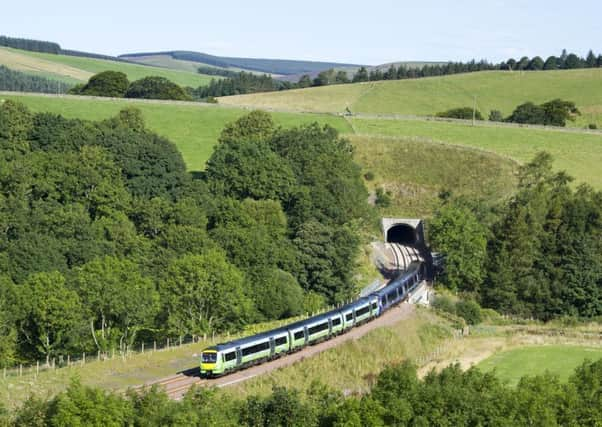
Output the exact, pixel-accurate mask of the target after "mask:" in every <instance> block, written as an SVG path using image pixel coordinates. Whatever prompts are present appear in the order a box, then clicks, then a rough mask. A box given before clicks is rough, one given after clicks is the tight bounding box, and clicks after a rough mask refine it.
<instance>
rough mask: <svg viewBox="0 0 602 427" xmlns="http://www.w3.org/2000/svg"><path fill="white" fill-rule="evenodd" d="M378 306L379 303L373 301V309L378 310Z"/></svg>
mask: <svg viewBox="0 0 602 427" xmlns="http://www.w3.org/2000/svg"><path fill="white" fill-rule="evenodd" d="M377 308H378V304H377V303H375V302H373V303H372V310H376V309H377Z"/></svg>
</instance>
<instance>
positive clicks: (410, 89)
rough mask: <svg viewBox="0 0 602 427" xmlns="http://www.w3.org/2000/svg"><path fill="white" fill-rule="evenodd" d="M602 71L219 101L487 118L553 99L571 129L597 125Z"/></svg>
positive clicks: (492, 74) (474, 77)
mask: <svg viewBox="0 0 602 427" xmlns="http://www.w3.org/2000/svg"><path fill="white" fill-rule="evenodd" d="M601 81H602V69H600V68H591V69H578V70H562V71H532V72H529V71H525V72H508V71H483V72H477V73H465V74H456V75H451V76H443V77H429V78H422V79H408V80H392V81H379V82H366V83H356V84H347V85H335V86H323V87H316V88H308V89H298V90H294V91H286V92H270V93H261V94H251V95H237V96H231V97H224V98H220V99H219V102H220V103H223V104H228V105H244V106H249V107H260V108H273V109H288V110H296V111H312V112H343V111H345V108H346V107H348V108H349V109H350V110H351V111H352V112H353V113H368V114H398V115H423V116H424V115H434V114H436V113H438V112H441V111H445V110H448V109H450V108H455V107H466V106H472V105H473V102H474V97H475V96H476V101H477V108H478V109H479V110H480V111H481V112H482V113H483V114H484V115H485V117H487V115H488V114H489V112H490V111H491V110H500V111H501V112H502V113H503V114H504V115H509V114H510V113H511V112H512V110H513V109H514V108H515V107H516V106H517V105H519V104H522V103H524V102H527V101H531V102H534V103H542V102H546V101H549V100H551V99H554V98H562V99H566V100H569V101H573V102H575V103H576V104H577V106H578V107H579V108H580V109H581V111H582V113H583V115H582V116H581V117H579V118H578V120H577V122H576V123H575V124H569V125H573V126H580V127H583V126H586V125H587V124H588V123H597V124H598V127H602V91H600V82H601Z"/></svg>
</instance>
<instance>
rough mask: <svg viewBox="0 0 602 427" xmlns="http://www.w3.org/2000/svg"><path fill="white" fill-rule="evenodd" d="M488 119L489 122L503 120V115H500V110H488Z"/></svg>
mask: <svg viewBox="0 0 602 427" xmlns="http://www.w3.org/2000/svg"><path fill="white" fill-rule="evenodd" d="M489 121H490V122H503V121H504V117H503V116H502V112H501V111H500V110H491V111H490V112H489Z"/></svg>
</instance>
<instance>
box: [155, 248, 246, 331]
mask: <svg viewBox="0 0 602 427" xmlns="http://www.w3.org/2000/svg"><path fill="white" fill-rule="evenodd" d="M160 291H161V295H162V300H163V302H164V304H165V312H166V313H165V314H166V316H167V324H168V327H169V330H170V331H172V332H173V333H175V334H178V335H184V334H196V335H202V334H204V333H205V334H206V333H211V332H213V331H225V330H237V329H238V328H240V326H241V325H242V324H243V323H244V321H245V318H246V316H247V315H248V313H249V302H248V300H247V298H246V297H245V296H244V294H243V276H242V274H241V273H240V271H238V269H236V268H235V267H233V266H232V265H230V264H229V263H228V262H227V261H226V258H225V257H224V255H223V254H222V253H221V252H219V251H217V250H210V251H207V252H206V253H204V254H202V255H186V256H184V257H182V258H180V259H176V260H174V261H173V262H172V263H171V265H170V266H169V268H168V275H167V277H166V278H165V279H164V280H163V281H162V282H161V283H160Z"/></svg>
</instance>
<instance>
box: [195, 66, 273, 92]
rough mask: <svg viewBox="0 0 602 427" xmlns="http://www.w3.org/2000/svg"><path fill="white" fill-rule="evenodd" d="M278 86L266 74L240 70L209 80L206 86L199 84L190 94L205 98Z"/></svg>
mask: <svg viewBox="0 0 602 427" xmlns="http://www.w3.org/2000/svg"><path fill="white" fill-rule="evenodd" d="M278 87H279V84H278V82H277V81H275V80H273V79H272V77H271V76H269V75H267V74H263V75H257V74H253V73H248V72H244V71H242V72H240V73H236V74H235V75H234V76H231V77H228V78H225V79H219V80H211V83H209V85H208V86H200V87H198V88H197V89H192V91H191V95H192V97H193V98H195V99H205V98H209V97H218V96H229V95H240V94H245V93H256V92H269V91H272V90H277V89H278Z"/></svg>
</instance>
